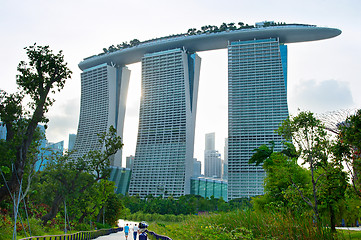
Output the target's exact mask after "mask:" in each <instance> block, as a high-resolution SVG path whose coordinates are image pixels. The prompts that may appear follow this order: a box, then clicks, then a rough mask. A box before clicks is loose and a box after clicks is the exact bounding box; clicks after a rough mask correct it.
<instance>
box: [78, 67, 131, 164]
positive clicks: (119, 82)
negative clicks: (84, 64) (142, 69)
mask: <svg viewBox="0 0 361 240" xmlns="http://www.w3.org/2000/svg"><path fill="white" fill-rule="evenodd" d="M129 77H130V71H129V70H128V68H127V67H122V66H118V65H114V64H107V63H103V64H100V65H97V66H94V67H90V68H88V69H85V70H84V71H83V72H82V73H81V103H80V115H79V125H78V133H77V137H76V140H75V145H74V148H75V149H76V150H77V151H76V152H74V153H73V156H74V157H79V156H82V155H84V154H86V153H88V151H89V150H101V149H102V148H103V146H102V145H101V144H100V143H99V136H98V133H103V132H107V131H108V129H109V127H110V126H113V127H115V129H116V130H117V135H118V136H120V137H123V125H124V116H125V105H126V99H127V92H128V85H129ZM121 155H122V153H121V151H118V153H117V154H115V156H114V157H113V159H111V165H112V166H117V167H120V166H121V165H122V163H121V158H122V156H121Z"/></svg>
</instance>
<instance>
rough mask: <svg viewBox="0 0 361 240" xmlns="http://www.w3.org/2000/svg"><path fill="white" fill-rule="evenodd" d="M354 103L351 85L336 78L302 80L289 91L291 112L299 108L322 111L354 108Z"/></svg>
mask: <svg viewBox="0 0 361 240" xmlns="http://www.w3.org/2000/svg"><path fill="white" fill-rule="evenodd" d="M354 105H355V103H354V100H353V97H352V93H351V89H350V87H349V85H348V84H347V83H344V82H340V81H336V80H325V81H320V82H316V81H315V80H308V81H302V82H300V83H298V84H297V85H295V86H294V88H293V89H291V91H290V92H289V106H290V112H291V113H294V112H295V110H296V109H298V108H299V109H301V110H309V111H312V112H318V113H320V112H326V111H332V110H338V109H345V108H352V107H354Z"/></svg>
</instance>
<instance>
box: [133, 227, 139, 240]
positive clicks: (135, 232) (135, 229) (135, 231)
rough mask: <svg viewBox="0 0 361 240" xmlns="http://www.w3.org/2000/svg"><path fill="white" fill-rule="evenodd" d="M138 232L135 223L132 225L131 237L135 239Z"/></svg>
mask: <svg viewBox="0 0 361 240" xmlns="http://www.w3.org/2000/svg"><path fill="white" fill-rule="evenodd" d="M138 233H139V228H138V227H137V224H134V227H133V238H134V240H137V234H138Z"/></svg>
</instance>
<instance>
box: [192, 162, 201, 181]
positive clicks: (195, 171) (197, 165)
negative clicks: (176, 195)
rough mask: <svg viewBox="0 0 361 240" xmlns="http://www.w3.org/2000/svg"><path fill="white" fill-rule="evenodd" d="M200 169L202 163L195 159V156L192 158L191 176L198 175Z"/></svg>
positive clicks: (199, 174)
mask: <svg viewBox="0 0 361 240" xmlns="http://www.w3.org/2000/svg"><path fill="white" fill-rule="evenodd" d="M201 170H202V163H201V162H200V161H198V160H197V158H193V176H192V177H200V176H201V175H202V174H201Z"/></svg>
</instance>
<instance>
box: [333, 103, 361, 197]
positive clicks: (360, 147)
mask: <svg viewBox="0 0 361 240" xmlns="http://www.w3.org/2000/svg"><path fill="white" fill-rule="evenodd" d="M339 128H340V130H341V131H340V134H339V135H338V141H337V145H336V146H335V149H334V152H335V155H336V156H337V157H338V158H340V159H342V160H343V161H344V163H345V165H346V166H347V169H348V173H349V174H350V176H351V181H352V186H353V189H354V191H355V193H356V194H357V195H358V196H359V197H361V177H360V174H361V109H360V110H358V111H357V112H356V113H355V114H354V115H352V116H350V117H348V118H347V119H346V121H345V122H343V123H340V125H339Z"/></svg>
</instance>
